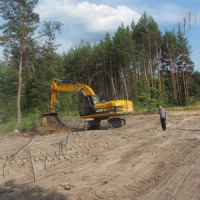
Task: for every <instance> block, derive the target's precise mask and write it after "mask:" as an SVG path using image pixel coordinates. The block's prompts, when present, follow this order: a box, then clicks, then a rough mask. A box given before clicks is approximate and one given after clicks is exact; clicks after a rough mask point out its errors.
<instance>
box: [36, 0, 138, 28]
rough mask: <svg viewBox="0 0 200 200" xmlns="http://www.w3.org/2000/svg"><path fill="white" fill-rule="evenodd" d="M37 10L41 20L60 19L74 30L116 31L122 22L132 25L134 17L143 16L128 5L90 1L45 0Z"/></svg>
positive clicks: (136, 18) (135, 18)
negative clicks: (113, 6) (115, 6)
mask: <svg viewBox="0 0 200 200" xmlns="http://www.w3.org/2000/svg"><path fill="white" fill-rule="evenodd" d="M36 12H37V13H39V15H40V18H41V21H43V20H54V21H60V22H62V23H63V24H64V25H65V27H67V28H70V29H72V30H76V29H77V30H78V29H79V28H80V27H81V29H82V30H84V31H90V32H98V31H105V32H109V31H115V30H116V29H117V27H118V26H120V24H121V23H122V22H123V23H124V25H130V23H131V21H132V20H133V19H134V20H135V21H137V20H138V19H139V18H140V16H141V15H140V14H139V13H137V12H135V11H133V10H131V9H130V8H128V7H126V6H118V7H117V8H112V7H109V6H107V5H103V4H100V5H96V4H91V3H89V2H88V1H83V2H81V3H77V4H74V3H72V1H69V0H67V1H64V0H44V1H43V2H42V3H40V4H39V5H38V6H37V8H36ZM79 26H80V27H79Z"/></svg>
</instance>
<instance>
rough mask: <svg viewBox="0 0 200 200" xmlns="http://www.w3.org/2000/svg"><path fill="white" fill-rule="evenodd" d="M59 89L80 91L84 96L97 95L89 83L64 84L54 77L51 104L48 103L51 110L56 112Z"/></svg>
mask: <svg viewBox="0 0 200 200" xmlns="http://www.w3.org/2000/svg"><path fill="white" fill-rule="evenodd" d="M59 91H63V92H78V93H82V94H83V95H84V96H88V95H94V96H96V95H95V93H94V91H93V90H92V88H90V87H89V86H88V85H84V84H81V83H66V84H64V85H58V84H57V81H56V79H53V80H52V82H51V94H50V104H49V105H48V111H49V112H54V107H55V106H54V105H55V101H56V99H57V94H58V92H59Z"/></svg>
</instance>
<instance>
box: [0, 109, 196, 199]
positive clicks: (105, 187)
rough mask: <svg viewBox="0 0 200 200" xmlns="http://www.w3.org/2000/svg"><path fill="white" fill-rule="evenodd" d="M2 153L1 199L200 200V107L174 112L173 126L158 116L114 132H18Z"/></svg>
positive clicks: (131, 121)
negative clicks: (160, 119) (162, 128)
mask: <svg viewBox="0 0 200 200" xmlns="http://www.w3.org/2000/svg"><path fill="white" fill-rule="evenodd" d="M68 125H69V124H68ZM73 126H76V124H75V123H73V124H71V127H73ZM39 131H41V133H42V130H39ZM39 131H38V132H39ZM32 135H34V133H33V134H32ZM0 150H1V151H0V165H1V171H2V173H1V176H0V184H1V186H0V187H1V188H0V199H1V200H9V199H10V200H11V199H12V200H13V199H16V200H18V199H30V200H32V199H38V200H39V199H47V200H99V199H106V200H111V199H112V200H118V199H119V200H121V199H127V200H183V199H184V200H188V199H193V200H199V199H200V111H180V112H169V116H168V120H167V130H166V131H161V126H160V123H159V121H158V116H157V115H156V114H154V115H137V116H131V117H128V118H127V124H126V126H123V127H121V128H115V129H109V130H91V131H85V132H80V134H78V133H77V132H70V131H66V130H65V131H63V132H62V133H59V134H58V133H57V134H56V133H53V134H50V135H44V134H43V135H42V134H40V135H37V134H35V136H34V137H30V134H29V133H23V134H10V135H8V136H5V137H2V138H0Z"/></svg>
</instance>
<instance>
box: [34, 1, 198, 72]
mask: <svg viewBox="0 0 200 200" xmlns="http://www.w3.org/2000/svg"><path fill="white" fill-rule="evenodd" d="M145 11H146V12H147V14H148V15H151V16H152V17H153V18H154V20H155V21H156V22H157V23H158V26H159V28H160V30H161V31H162V32H163V33H164V31H165V29H167V30H168V31H172V30H173V29H174V30H175V31H177V30H178V24H179V23H180V25H181V28H182V30H183V29H184V18H186V21H187V23H186V25H187V28H188V27H189V24H190V23H189V13H191V19H192V24H191V25H194V20H195V14H196V23H195V26H193V27H192V28H191V29H190V31H188V32H187V33H186V34H185V36H186V37H187V38H188V42H189V44H190V45H191V46H192V51H193V52H192V54H191V58H192V60H193V61H194V63H195V70H198V71H200V19H199V16H200V1H199V0H187V1H186V0H88V1H81V0H39V3H38V5H37V7H36V9H35V12H37V13H39V15H40V20H41V22H42V21H44V20H45V21H60V22H61V23H62V24H64V26H63V28H62V33H61V35H58V36H57V42H58V43H60V44H62V46H61V47H60V49H59V52H61V53H62V52H63V51H65V52H67V51H68V50H69V48H71V47H75V46H78V45H79V43H80V41H81V40H82V39H83V40H84V41H88V42H91V43H93V42H94V41H96V42H98V41H99V40H100V39H103V38H104V36H105V34H106V32H109V33H110V34H111V36H112V35H113V34H114V32H115V31H116V30H117V28H118V27H119V26H120V25H121V23H122V22H123V24H124V25H130V23H131V21H132V20H133V19H134V21H135V22H137V21H138V20H139V18H140V17H141V15H142V14H143V13H144V12H145Z"/></svg>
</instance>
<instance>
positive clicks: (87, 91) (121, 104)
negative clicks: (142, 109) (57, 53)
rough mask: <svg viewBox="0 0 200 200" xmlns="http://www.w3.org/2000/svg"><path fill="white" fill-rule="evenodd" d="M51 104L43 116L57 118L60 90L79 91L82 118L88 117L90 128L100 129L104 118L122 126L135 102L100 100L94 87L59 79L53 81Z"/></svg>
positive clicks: (114, 125)
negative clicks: (61, 81)
mask: <svg viewBox="0 0 200 200" xmlns="http://www.w3.org/2000/svg"><path fill="white" fill-rule="evenodd" d="M50 87H51V93H50V104H49V105H48V112H47V113H44V114H43V115H42V117H43V118H46V119H47V118H48V116H53V117H55V118H56V119H57V120H59V119H58V118H57V115H58V113H57V112H55V102H56V99H57V95H58V92H78V93H80V95H79V114H80V117H81V118H82V119H87V128H88V129H99V128H100V125H101V121H102V120H107V123H108V125H109V126H112V127H120V126H122V125H123V124H125V123H126V121H125V116H126V115H128V114H132V113H133V103H132V101H130V100H110V101H108V102H105V101H102V102H101V101H100V98H99V96H98V95H96V94H95V93H94V91H93V89H92V88H90V87H89V86H88V85H85V84H81V83H76V82H65V83H64V82H63V83H62V84H61V85H60V84H59V85H58V84H57V80H56V79H53V80H52V82H51V86H50Z"/></svg>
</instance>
